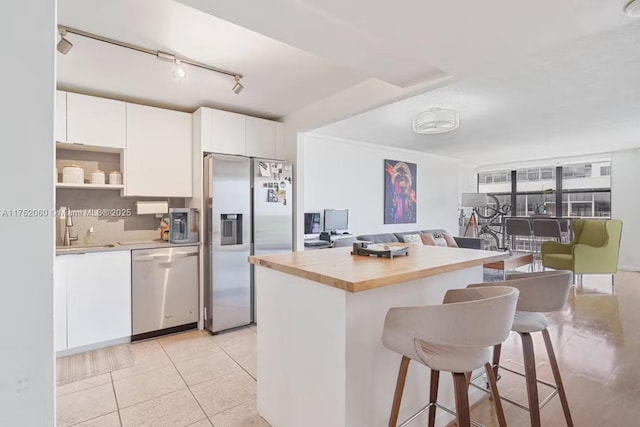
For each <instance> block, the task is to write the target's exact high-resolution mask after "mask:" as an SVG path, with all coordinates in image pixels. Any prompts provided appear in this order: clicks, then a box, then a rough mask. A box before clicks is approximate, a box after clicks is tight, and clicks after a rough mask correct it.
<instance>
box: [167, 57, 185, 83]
mask: <svg viewBox="0 0 640 427" xmlns="http://www.w3.org/2000/svg"><path fill="white" fill-rule="evenodd" d="M174 64H175V66H174V67H173V71H171V75H172V76H173V77H174V78H176V79H184V78H185V77H187V72H186V71H185V69H184V68H182V66H181V65H180V64H182V61H180V60H179V59H177V58H176V60H175V61H174Z"/></svg>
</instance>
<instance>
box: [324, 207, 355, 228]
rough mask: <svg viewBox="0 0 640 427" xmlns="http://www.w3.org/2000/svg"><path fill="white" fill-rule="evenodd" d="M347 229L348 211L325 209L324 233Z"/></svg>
mask: <svg viewBox="0 0 640 427" xmlns="http://www.w3.org/2000/svg"><path fill="white" fill-rule="evenodd" d="M348 229H349V210H348V209H325V210H324V231H338V230H348Z"/></svg>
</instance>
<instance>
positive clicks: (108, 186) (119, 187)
mask: <svg viewBox="0 0 640 427" xmlns="http://www.w3.org/2000/svg"><path fill="white" fill-rule="evenodd" d="M56 188H86V189H89V190H122V189H123V188H124V185H122V184H119V185H118V184H69V183H66V182H56Z"/></svg>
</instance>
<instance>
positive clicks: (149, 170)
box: [124, 104, 192, 197]
mask: <svg viewBox="0 0 640 427" xmlns="http://www.w3.org/2000/svg"><path fill="white" fill-rule="evenodd" d="M126 128H127V132H126V135H127V149H126V150H125V155H124V158H125V160H124V187H125V190H124V192H125V195H126V196H158V197H191V196H192V188H191V184H192V179H191V173H192V167H191V151H192V150H191V114H188V113H182V112H179V111H172V110H165V109H161V108H154V107H147V106H144V105H136V104H127V126H126Z"/></svg>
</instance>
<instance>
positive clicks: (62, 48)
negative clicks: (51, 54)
mask: <svg viewBox="0 0 640 427" xmlns="http://www.w3.org/2000/svg"><path fill="white" fill-rule="evenodd" d="M65 35H67V31H66V30H62V29H61V30H60V41H59V42H58V45H57V46H56V49H58V52H60V53H61V54H63V55H66V54H67V53H69V51H70V50H71V48H72V47H73V43H71V42H70V41H69V40H67V39H65V38H64V36H65Z"/></svg>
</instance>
